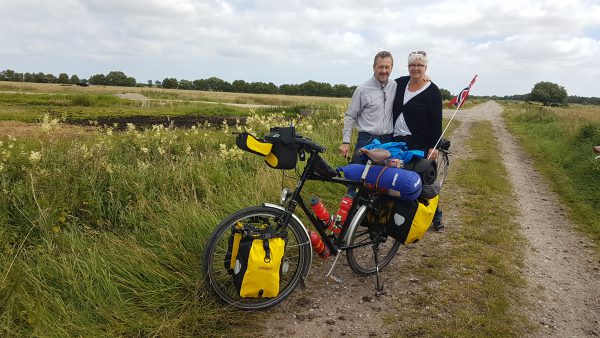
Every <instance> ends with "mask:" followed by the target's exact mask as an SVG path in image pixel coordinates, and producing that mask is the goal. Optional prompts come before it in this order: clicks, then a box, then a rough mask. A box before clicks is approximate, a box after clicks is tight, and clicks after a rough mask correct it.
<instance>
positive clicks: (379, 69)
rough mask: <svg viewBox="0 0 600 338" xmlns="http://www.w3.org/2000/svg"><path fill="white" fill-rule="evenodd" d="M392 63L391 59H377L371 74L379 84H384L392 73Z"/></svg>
mask: <svg viewBox="0 0 600 338" xmlns="http://www.w3.org/2000/svg"><path fill="white" fill-rule="evenodd" d="M392 67H393V62H392V58H389V57H385V58H378V59H377V63H375V65H374V66H373V73H374V75H375V78H376V79H377V81H379V83H381V84H386V83H387V82H388V78H389V77H390V74H391V73H392Z"/></svg>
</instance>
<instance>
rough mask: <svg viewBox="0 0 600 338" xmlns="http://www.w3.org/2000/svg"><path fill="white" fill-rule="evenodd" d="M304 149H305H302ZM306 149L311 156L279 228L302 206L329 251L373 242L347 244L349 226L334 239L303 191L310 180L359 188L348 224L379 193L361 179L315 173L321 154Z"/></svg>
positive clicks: (376, 197) (370, 203) (353, 201)
mask: <svg viewBox="0 0 600 338" xmlns="http://www.w3.org/2000/svg"><path fill="white" fill-rule="evenodd" d="M302 151H304V150H302ZM306 151H308V152H309V154H310V155H309V158H308V159H307V164H306V166H305V167H304V170H303V171H302V174H301V175H300V178H299V179H298V183H297V184H296V188H295V189H294V191H293V192H292V195H291V197H290V198H289V201H288V203H287V205H285V214H284V215H285V216H284V217H283V218H282V219H281V220H280V222H279V224H278V228H280V227H283V226H285V224H287V223H288V222H289V220H290V218H291V217H292V215H293V214H294V211H295V210H296V207H297V206H300V208H301V209H302V211H303V212H304V214H305V215H306V216H307V217H308V219H309V221H310V222H311V223H312V224H313V225H314V227H315V229H316V230H317V232H318V233H319V236H321V239H322V240H323V242H324V243H325V245H327V247H328V248H329V252H331V253H332V254H334V255H337V254H338V253H339V252H340V251H344V250H348V249H353V248H357V247H361V246H366V245H371V244H373V242H372V241H369V242H365V243H360V244H356V245H345V244H344V243H343V239H344V238H345V235H346V232H347V231H348V228H349V227H348V226H345V227H342V231H341V232H340V234H339V236H338V237H337V238H335V239H334V240H332V238H331V237H330V236H328V235H327V233H326V227H325V224H324V223H323V221H321V220H320V219H318V218H317V217H316V216H315V214H314V212H313V211H312V210H311V209H310V208H309V207H308V206H307V205H306V203H305V202H304V198H303V197H302V195H301V192H302V189H303V187H304V183H305V182H306V181H308V180H314V181H322V182H328V183H337V184H343V185H345V186H349V187H355V188H358V191H357V193H356V194H355V195H354V197H353V199H352V206H351V207H350V210H349V211H348V217H347V218H346V222H345V223H346V225H348V224H350V223H351V222H352V219H353V218H354V216H355V215H356V213H357V211H358V210H359V207H361V206H363V205H367V207H373V206H372V204H374V202H376V200H377V199H378V196H379V194H377V193H375V194H369V192H368V191H367V190H366V188H364V186H363V184H362V182H360V181H354V180H347V179H343V178H340V177H332V178H330V177H325V176H321V175H319V174H317V173H315V172H314V167H315V162H316V160H317V156H319V154H318V152H316V151H313V150H306ZM369 165H370V164H369ZM371 196H373V197H371Z"/></svg>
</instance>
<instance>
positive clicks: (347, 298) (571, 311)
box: [263, 102, 600, 337]
mask: <svg viewBox="0 0 600 338" xmlns="http://www.w3.org/2000/svg"><path fill="white" fill-rule="evenodd" d="M501 111H502V108H501V106H500V105H498V104H497V103H495V102H487V103H485V104H482V105H479V106H477V107H475V108H473V109H465V110H461V111H459V113H458V114H457V116H456V119H458V120H460V121H461V122H462V124H461V125H460V126H459V127H458V128H457V129H456V130H455V131H454V133H453V136H452V149H451V150H452V158H453V159H456V158H468V156H469V152H468V149H465V147H464V146H463V144H462V142H463V141H464V140H466V139H467V136H468V132H469V128H470V126H471V123H472V122H474V121H478V120H489V121H490V122H492V124H493V126H494V129H495V130H496V133H497V137H498V138H499V139H500V140H501V145H502V146H501V152H502V153H501V156H502V158H503V162H504V164H505V166H506V168H507V170H508V172H509V173H512V174H513V175H510V176H511V177H510V180H511V185H512V188H513V191H514V193H515V196H516V198H517V201H516V205H518V207H519V216H518V219H517V222H518V223H519V224H520V225H521V231H522V235H523V236H524V237H525V238H526V239H527V241H528V248H527V250H526V253H527V255H526V257H525V258H524V260H525V269H524V271H523V274H524V276H525V278H526V280H527V283H528V286H527V290H526V294H527V297H528V300H529V302H528V303H529V304H530V306H529V308H527V309H524V310H521V311H525V312H526V313H527V314H528V315H529V317H530V319H531V321H532V323H533V324H534V325H535V326H536V330H535V331H534V332H533V333H532V334H531V336H533V337H596V336H600V324H599V323H600V257H599V256H598V254H597V251H594V246H593V244H592V243H591V242H590V241H589V240H588V239H586V238H585V237H583V236H582V235H581V234H580V233H578V232H577V231H576V230H574V226H573V224H571V223H570V222H569V220H568V218H567V216H566V215H565V213H564V210H563V208H562V207H561V206H560V203H559V202H558V199H557V197H556V196H555V194H554V193H552V192H551V191H550V190H549V188H548V186H547V185H546V183H545V182H544V181H543V180H542V178H541V177H540V176H539V175H538V174H537V173H536V172H535V170H534V169H533V166H532V162H531V160H530V159H529V157H528V156H526V155H525V154H524V153H523V152H522V151H521V150H520V149H519V147H518V145H517V142H516V140H515V138H514V137H512V136H511V135H510V134H509V133H508V132H507V130H506V127H505V125H504V123H503V121H502V119H501V117H500V113H501ZM444 114H445V116H448V117H449V116H450V115H451V114H452V112H451V111H445V112H444ZM442 203H443V202H442ZM458 212H459V211H457V210H447V211H445V212H444V218H445V220H446V221H445V222H446V224H447V225H449V227H448V231H459V229H460V224H457V222H458V221H457V219H458ZM443 237H444V235H443V234H437V233H429V234H428V235H427V238H426V240H424V241H423V242H422V243H417V244H413V245H411V246H408V247H401V249H400V251H399V254H397V255H396V257H395V258H394V260H392V262H391V263H390V267H388V268H386V269H385V270H384V272H383V274H382V276H383V278H384V281H385V283H386V291H387V294H386V295H383V296H380V297H375V296H374V285H375V280H374V278H371V277H369V278H362V277H359V276H357V275H355V274H354V273H352V271H351V270H350V268H349V267H348V266H347V264H346V262H345V261H346V260H345V256H344V255H343V256H342V257H341V258H340V259H339V262H338V266H337V268H336V270H335V273H334V274H335V275H336V276H337V277H340V278H341V279H342V280H343V283H336V282H334V281H333V280H331V279H328V278H327V277H325V273H326V270H327V269H328V267H329V265H330V263H331V260H329V261H326V262H324V263H322V262H320V260H318V258H315V260H314V263H313V269H312V270H311V272H310V274H309V278H308V281H307V283H306V285H307V289H306V290H301V289H298V290H296V292H294V293H293V294H292V296H291V297H290V298H289V299H288V300H286V301H285V302H284V303H283V304H281V305H280V306H278V307H276V308H275V309H272V310H270V311H269V314H270V315H269V317H270V319H269V320H268V321H266V323H268V325H266V326H265V327H264V330H263V335H264V336H267V337H270V336H279V337H285V336H291V337H329V336H352V337H365V336H378V337H386V336H389V335H390V334H389V333H388V332H387V329H386V327H387V325H385V324H384V322H383V321H382V315H384V314H385V309H388V308H390V307H391V306H390V304H391V302H394V303H395V304H398V303H397V302H398V301H402V295H403V294H404V293H407V292H408V293H411V292H417V293H418V292H419V290H420V289H421V288H422V286H421V285H420V284H419V283H420V282H419V280H418V279H416V278H415V277H414V276H411V275H410V272H407V271H405V270H402V269H401V268H399V267H401V266H402V265H403V264H407V263H414V262H418V261H419V259H420V258H421V257H424V256H425V257H426V256H427V250H428V248H431V247H435V246H440V245H442V246H443V245H447V243H446V242H444V241H443ZM395 266H398V267H396V268H395ZM517 310H518V309H517Z"/></svg>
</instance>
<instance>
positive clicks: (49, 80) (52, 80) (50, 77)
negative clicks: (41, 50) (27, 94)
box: [44, 73, 58, 83]
mask: <svg viewBox="0 0 600 338" xmlns="http://www.w3.org/2000/svg"><path fill="white" fill-rule="evenodd" d="M44 76H45V77H46V83H58V78H57V77H56V76H55V75H54V74H50V73H48V74H46V75H44Z"/></svg>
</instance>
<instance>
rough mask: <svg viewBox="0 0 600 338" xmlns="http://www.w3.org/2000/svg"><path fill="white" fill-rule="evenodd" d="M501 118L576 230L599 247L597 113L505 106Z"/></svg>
mask: <svg viewBox="0 0 600 338" xmlns="http://www.w3.org/2000/svg"><path fill="white" fill-rule="evenodd" d="M505 107H506V108H505V113H504V116H505V117H506V119H507V121H508V122H509V128H510V129H511V130H512V131H513V132H514V133H516V134H517V136H518V138H519V140H520V143H521V144H522V145H523V147H524V148H525V149H526V150H527V151H528V152H529V153H531V154H532V156H533V158H534V159H535V165H536V167H537V168H538V169H539V170H540V171H541V172H542V174H543V175H544V177H545V178H546V179H547V180H548V181H549V182H550V183H551V186H552V189H553V190H554V191H556V192H557V193H558V194H559V196H560V198H561V200H562V202H564V203H565V204H566V205H567V206H568V210H569V214H570V216H571V218H572V219H574V220H575V221H576V222H577V223H578V224H579V225H580V228H581V229H583V230H584V231H585V232H587V233H589V234H590V235H591V236H592V237H593V238H595V239H596V241H597V242H600V181H598V177H600V161H598V160H594V156H593V154H592V146H593V145H599V144H600V108H599V107H597V106H582V105H572V106H570V107H561V108H549V107H541V106H537V105H530V104H517V103H513V104H508V105H506V106H505Z"/></svg>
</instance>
